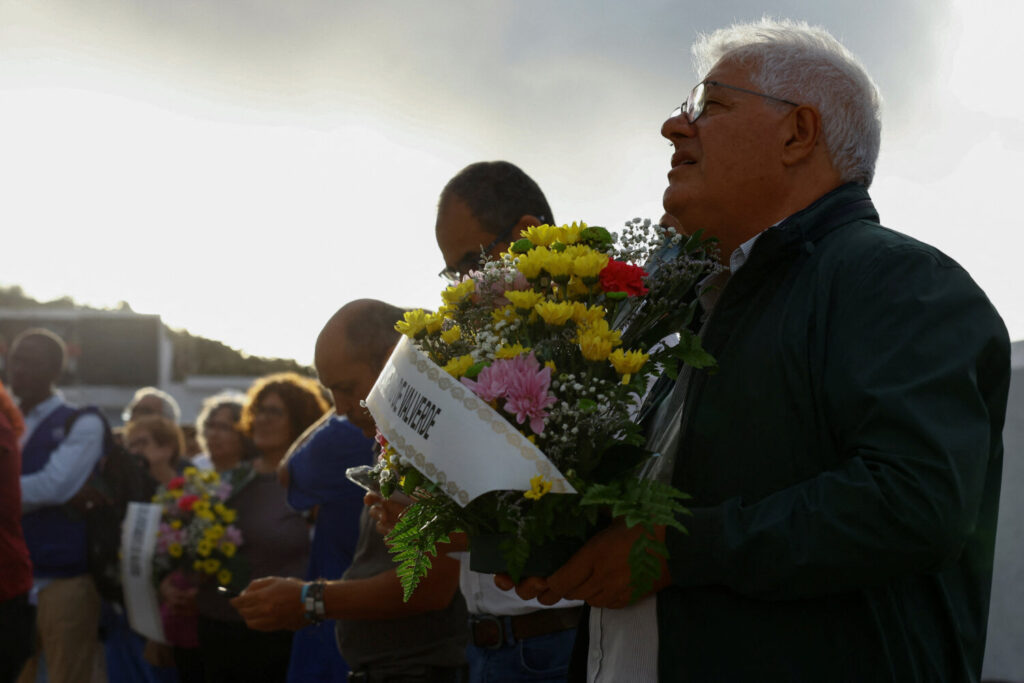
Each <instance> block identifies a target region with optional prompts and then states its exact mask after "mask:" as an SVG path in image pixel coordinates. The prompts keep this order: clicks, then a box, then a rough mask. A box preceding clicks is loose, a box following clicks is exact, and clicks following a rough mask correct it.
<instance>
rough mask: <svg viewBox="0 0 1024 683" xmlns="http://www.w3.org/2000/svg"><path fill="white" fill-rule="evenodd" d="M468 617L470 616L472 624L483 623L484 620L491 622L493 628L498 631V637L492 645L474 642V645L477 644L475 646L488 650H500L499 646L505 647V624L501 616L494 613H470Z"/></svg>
mask: <svg viewBox="0 0 1024 683" xmlns="http://www.w3.org/2000/svg"><path fill="white" fill-rule="evenodd" d="M469 618H470V621H472V622H473V624H474V625H475V624H480V623H484V622H488V623H493V624H494V628H495V629H496V630H497V631H498V638H497V642H496V643H495V644H493V645H479V644H477V643H475V642H474V645H477V647H485V648H487V649H489V650H500V649H501V648H503V647H505V635H506V634H505V624H504V622H503V620H502V618H501V617H499V616H496V615H494V614H471V615H470V617H469ZM475 640H476V638H475V629H474V641H475Z"/></svg>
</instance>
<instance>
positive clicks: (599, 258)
mask: <svg viewBox="0 0 1024 683" xmlns="http://www.w3.org/2000/svg"><path fill="white" fill-rule="evenodd" d="M607 265H608V254H602V253H601V252H599V251H594V250H593V249H587V251H586V253H581V254H579V255H577V256H575V257H574V258H573V262H572V272H573V274H574V275H578V276H579V277H581V278H586V279H596V278H597V276H598V275H599V274H600V273H601V271H602V270H604V267H605V266H607Z"/></svg>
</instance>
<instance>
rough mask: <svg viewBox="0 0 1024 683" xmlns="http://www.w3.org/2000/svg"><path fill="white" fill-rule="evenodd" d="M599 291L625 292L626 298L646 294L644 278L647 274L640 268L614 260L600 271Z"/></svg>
mask: <svg viewBox="0 0 1024 683" xmlns="http://www.w3.org/2000/svg"><path fill="white" fill-rule="evenodd" d="M600 277H601V289H603V290H604V291H606V292H625V293H626V294H627V295H628V296H637V295H641V294H646V293H647V291H648V290H647V287H645V286H644V278H645V277H647V272H646V271H644V269H643V268H641V267H640V266H633V265H630V264H628V263H623V262H622V261H616V260H614V259H612V260H609V261H608V265H607V266H605V267H604V270H602V271H601V275H600Z"/></svg>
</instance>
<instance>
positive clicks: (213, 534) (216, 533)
mask: <svg viewBox="0 0 1024 683" xmlns="http://www.w3.org/2000/svg"><path fill="white" fill-rule="evenodd" d="M206 535H207V536H209V537H210V538H212V539H213V540H215V541H216V540H218V539H219V538H220V537H221V536H223V535H224V527H223V526H221V525H220V524H214V525H213V526H211V527H210V528H209V529H207V530H206Z"/></svg>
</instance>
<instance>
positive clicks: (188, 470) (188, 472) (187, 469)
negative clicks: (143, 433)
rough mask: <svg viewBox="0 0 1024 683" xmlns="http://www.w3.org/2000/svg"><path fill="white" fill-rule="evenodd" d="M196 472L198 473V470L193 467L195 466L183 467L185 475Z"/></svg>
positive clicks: (189, 475) (192, 475)
mask: <svg viewBox="0 0 1024 683" xmlns="http://www.w3.org/2000/svg"><path fill="white" fill-rule="evenodd" d="M197 474H199V470H198V469H197V468H195V467H186V468H185V471H184V475H185V476H186V477H194V476H196V475H197Z"/></svg>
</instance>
